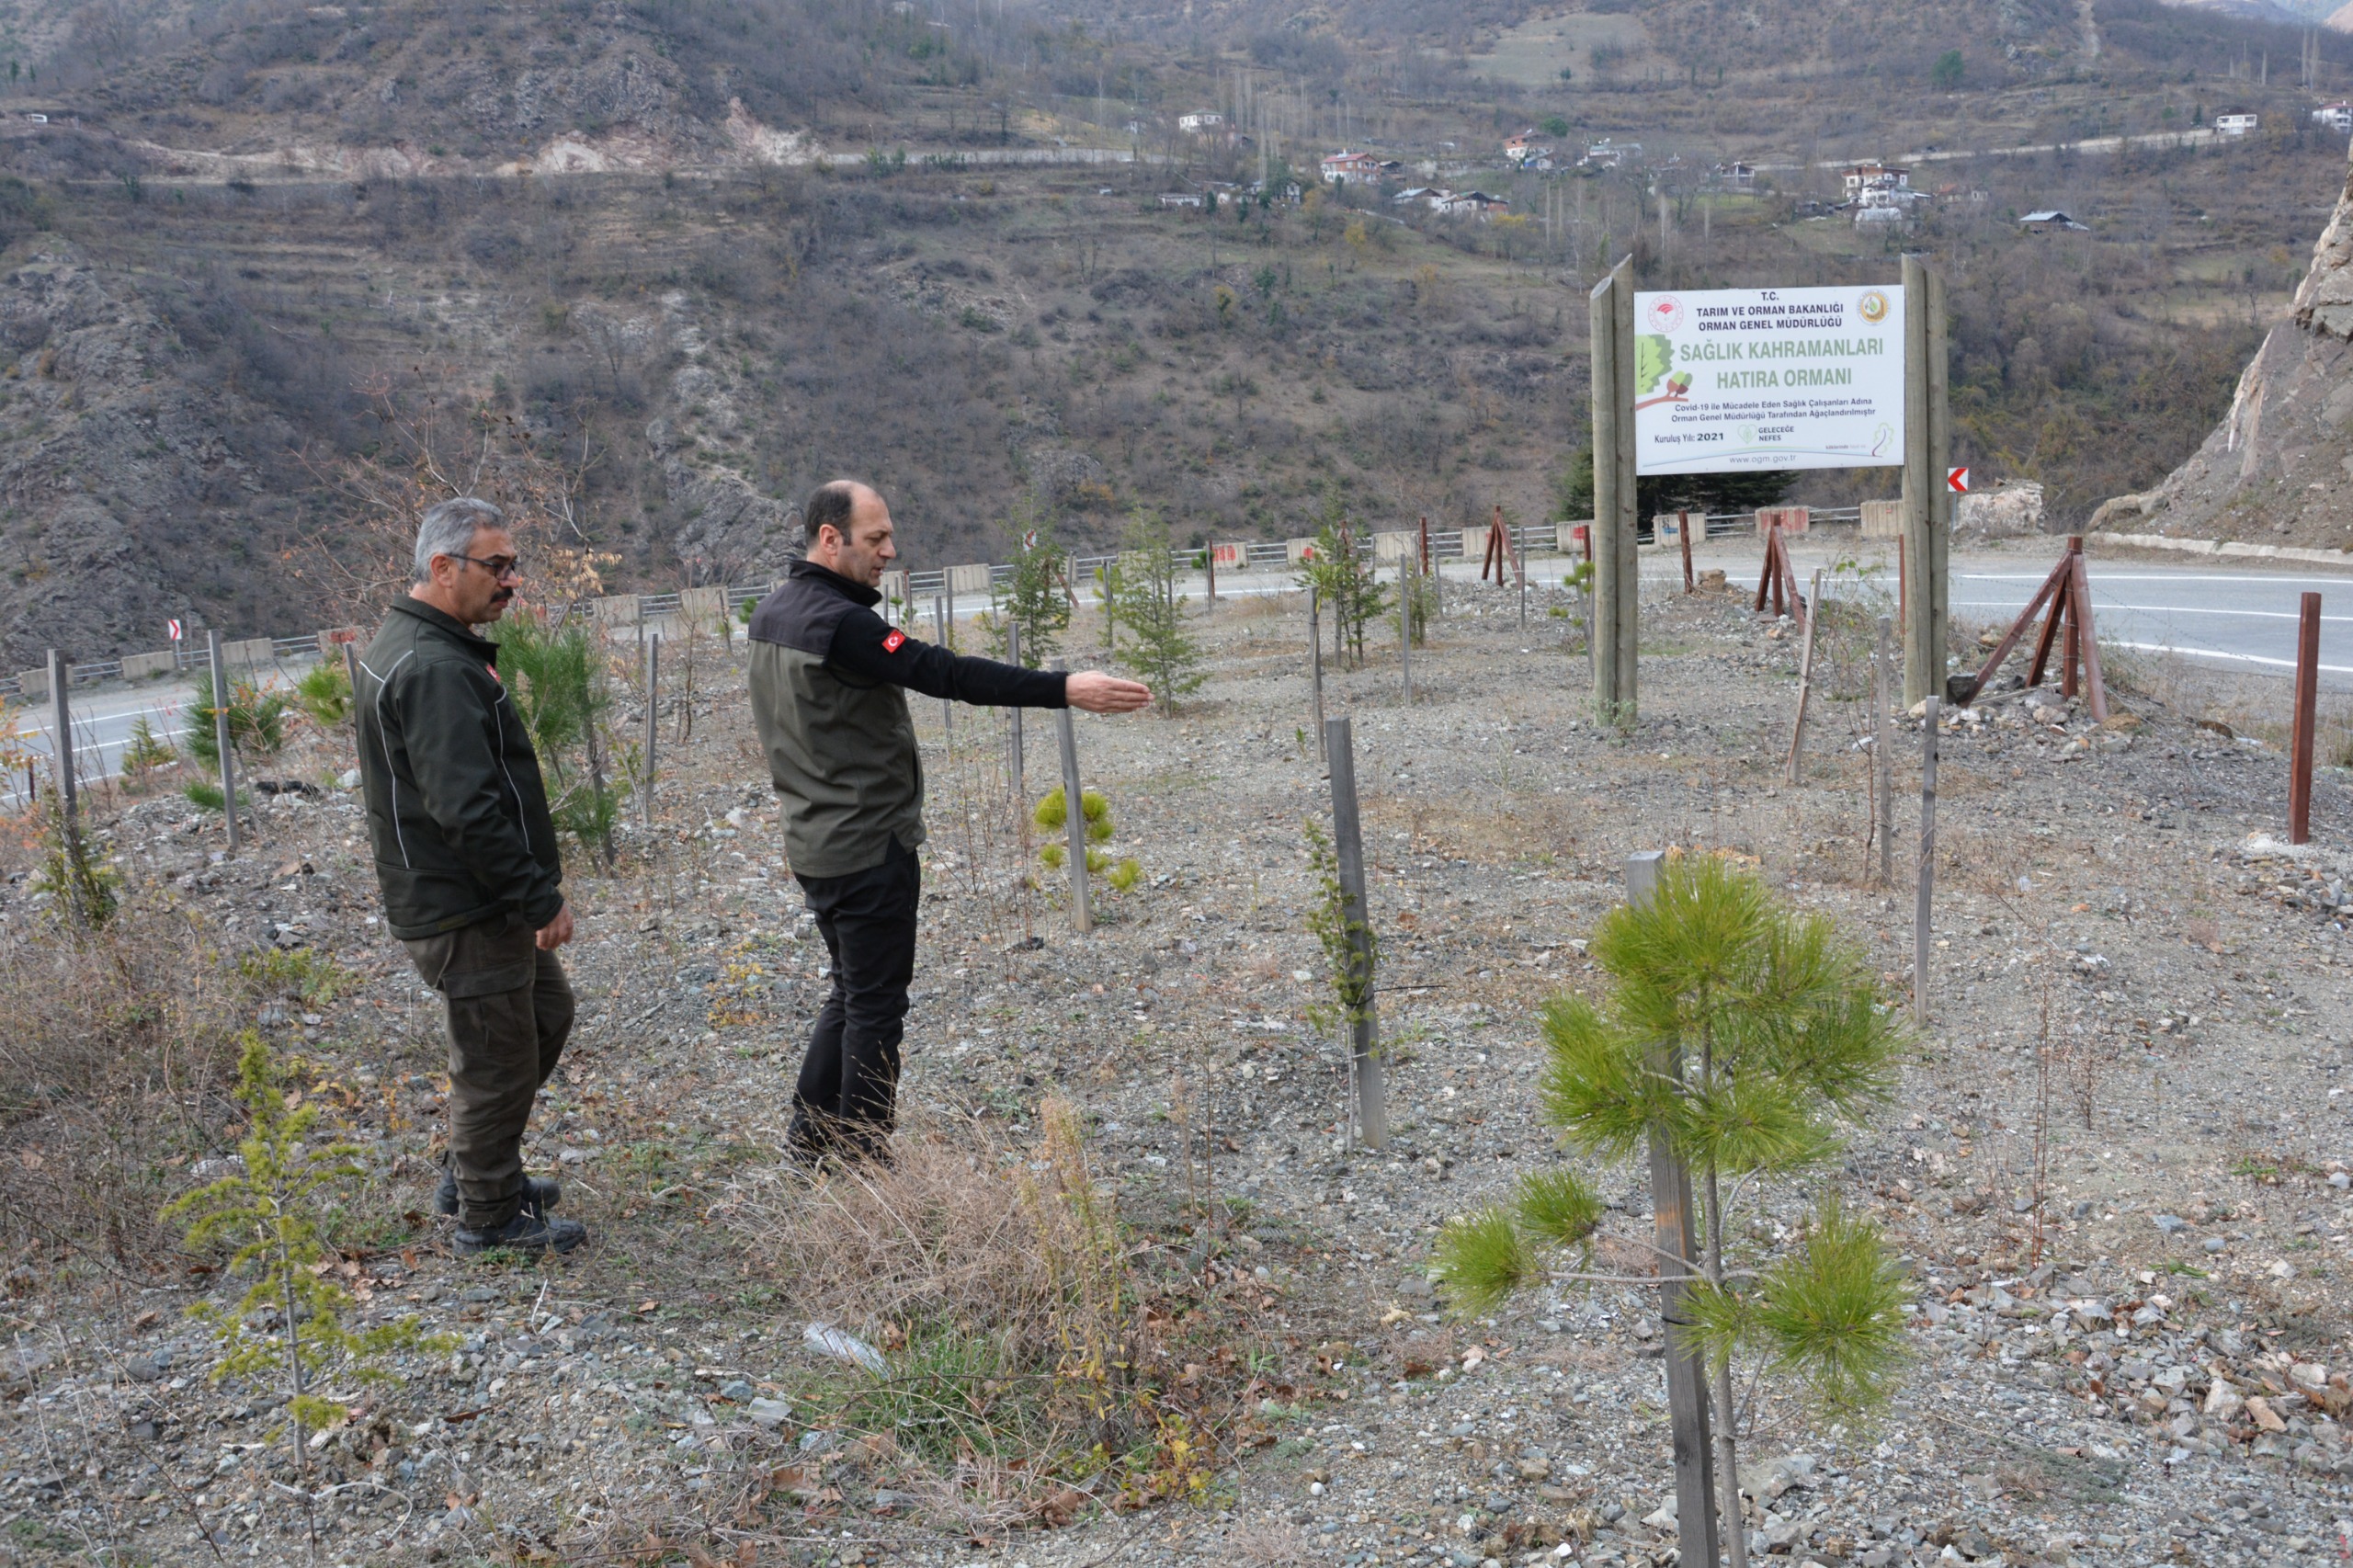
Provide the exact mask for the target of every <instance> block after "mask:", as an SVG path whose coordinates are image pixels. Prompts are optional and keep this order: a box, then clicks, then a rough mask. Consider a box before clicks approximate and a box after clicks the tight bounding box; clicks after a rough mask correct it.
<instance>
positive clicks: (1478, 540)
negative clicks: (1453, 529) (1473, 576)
mask: <svg viewBox="0 0 2353 1568" xmlns="http://www.w3.org/2000/svg"><path fill="white" fill-rule="evenodd" d="M1489 531H1490V530H1489V529H1488V528H1487V525H1486V524H1484V523H1481V524H1480V525H1479V526H1478V527H1476V528H1464V529H1463V530H1462V559H1463V560H1465V561H1479V562H1483V561H1485V560H1486V559H1487V535H1488V532H1489Z"/></svg>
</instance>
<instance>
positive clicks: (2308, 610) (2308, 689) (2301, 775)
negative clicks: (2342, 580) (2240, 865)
mask: <svg viewBox="0 0 2353 1568" xmlns="http://www.w3.org/2000/svg"><path fill="white" fill-rule="evenodd" d="M2302 608H2303V613H2302V617H2301V619H2299V621H2298V623H2297V627H2296V728H2295V744H2294V748H2293V753H2292V756H2291V757H2290V762H2289V768H2288V842H2289V843H2290V844H2302V843H2304V842H2305V841H2306V840H2308V839H2310V838H2311V837H2312V835H2313V722H2314V719H2315V717H2316V714H2315V710H2316V709H2317V708H2318V706H2319V702H2320V596H2319V595H2318V594H2306V595H2305V596H2304V597H2303V607H2302Z"/></svg>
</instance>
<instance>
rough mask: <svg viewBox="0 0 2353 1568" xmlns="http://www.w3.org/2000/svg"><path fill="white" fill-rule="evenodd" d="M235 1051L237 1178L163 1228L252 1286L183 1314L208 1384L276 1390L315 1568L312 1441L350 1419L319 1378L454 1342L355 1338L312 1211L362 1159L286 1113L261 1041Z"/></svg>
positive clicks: (198, 1196) (386, 1334)
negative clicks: (326, 1267)
mask: <svg viewBox="0 0 2353 1568" xmlns="http://www.w3.org/2000/svg"><path fill="white" fill-rule="evenodd" d="M236 1096H237V1100H238V1103H240V1104H241V1105H243V1106H244V1108H245V1111H246V1114H247V1115H248V1117H249V1118H250V1119H251V1120H250V1123H249V1125H248V1126H247V1128H246V1131H245V1135H244V1138H243V1139H241V1140H239V1142H238V1144H237V1153H238V1156H239V1161H240V1164H241V1165H242V1167H243V1168H241V1169H239V1170H236V1171H234V1172H233V1173H232V1174H230V1175H228V1176H222V1178H221V1179H220V1180H218V1181H215V1182H213V1183H211V1184H210V1185H209V1186H206V1187H198V1188H197V1189H196V1190H194V1191H193V1192H188V1193H183V1194H182V1195H181V1196H180V1197H178V1198H176V1199H173V1200H172V1201H171V1202H170V1203H169V1204H167V1205H165V1208H164V1210H163V1216H162V1217H163V1218H164V1219H165V1220H170V1221H183V1222H185V1223H186V1224H187V1226H188V1234H187V1244H188V1247H189V1248H190V1249H192V1250H193V1249H197V1248H203V1247H212V1246H233V1247H234V1248H235V1251H234V1253H233V1255H232V1256H231V1257H230V1259H229V1271H230V1272H231V1273H232V1274H240V1275H250V1276H251V1283H250V1284H248V1285H247V1286H246V1289H245V1293H244V1296H242V1297H241V1298H239V1300H238V1301H237V1303H236V1305H235V1306H234V1307H233V1308H223V1307H222V1306H221V1305H220V1304H219V1303H217V1302H213V1301H199V1302H198V1303H197V1304H196V1305H194V1306H192V1307H190V1308H189V1309H188V1314H189V1315H190V1316H191V1317H194V1318H197V1319H198V1320H199V1321H201V1322H204V1323H207V1324H210V1325H211V1327H212V1331H213V1337H214V1339H215V1341H216V1342H217V1343H218V1344H219V1345H220V1346H221V1347H222V1352H223V1354H222V1357H221V1359H220V1361H219V1362H218V1363H217V1364H216V1365H215V1366H214V1367H213V1369H212V1379H213V1381H216V1382H217V1381H221V1380H222V1379H224V1378H232V1377H243V1378H253V1379H256V1380H260V1379H274V1378H278V1377H283V1379H284V1380H285V1387H286V1389H287V1402H286V1411H287V1415H289V1416H290V1418H291V1421H290V1426H289V1428H288V1438H287V1440H288V1442H289V1444H290V1452H291V1454H292V1456H293V1459H294V1466H295V1471H296V1473H297V1474H298V1475H300V1476H301V1479H302V1487H301V1495H302V1506H303V1513H304V1517H306V1519H307V1520H308V1521H309V1525H310V1540H311V1555H312V1558H313V1561H315V1560H316V1558H317V1556H318V1545H319V1541H318V1509H317V1503H318V1499H317V1494H316V1493H315V1492H314V1491H313V1489H312V1487H311V1484H310V1474H311V1471H310V1443H309V1436H310V1434H311V1433H312V1432H313V1431H317V1430H324V1429H326V1428H328V1427H330V1426H335V1424H337V1423H339V1422H341V1421H342V1420H343V1419H344V1418H345V1417H346V1416H347V1415H349V1414H350V1412H349V1408H348V1407H347V1406H346V1405H345V1404H344V1403H342V1402H341V1401H339V1400H337V1399H335V1398H334V1397H332V1396H330V1395H327V1394H324V1393H322V1392H320V1389H321V1387H322V1385H323V1382H324V1379H325V1378H326V1376H327V1375H328V1374H330V1373H333V1372H340V1373H342V1374H344V1375H346V1376H349V1377H351V1378H354V1379H356V1380H358V1381H366V1382H375V1381H387V1380H389V1379H391V1378H392V1376H393V1374H392V1373H391V1372H390V1371H388V1370H386V1369H383V1368H381V1367H380V1366H378V1365H377V1364H376V1363H377V1362H379V1361H380V1360H381V1358H384V1357H386V1356H389V1355H392V1354H394V1353H396V1352H428V1353H429V1352H434V1351H444V1350H448V1349H449V1348H451V1347H452V1346H455V1345H456V1343H457V1341H456V1340H455V1338H453V1337H452V1336H450V1335H428V1334H426V1333H425V1332H424V1331H423V1329H422V1327H421V1325H420V1324H418V1322H417V1320H416V1319H415V1317H413V1316H412V1317H404V1318H399V1319H395V1320H393V1321H392V1322H389V1323H382V1324H376V1325H374V1326H372V1327H369V1328H362V1329H354V1328H351V1327H348V1326H347V1325H346V1324H345V1322H344V1314H345V1313H346V1312H347V1311H348V1310H349V1308H350V1307H351V1305H352V1299H351V1296H350V1295H349V1293H348V1292H347V1291H346V1290H344V1289H343V1288H342V1287H341V1286H339V1285H337V1284H335V1281H334V1280H333V1279H332V1278H329V1277H328V1276H327V1275H326V1274H325V1273H324V1272H323V1271H322V1270H321V1269H320V1268H319V1267H317V1265H318V1264H319V1262H320V1260H321V1258H322V1257H323V1256H324V1252H325V1244H324V1242H323V1241H322V1240H321V1238H320V1234H319V1220H318V1217H317V1215H316V1212H315V1208H314V1206H315V1205H316V1204H317V1203H318V1201H319V1200H320V1199H321V1198H322V1197H324V1195H325V1194H327V1193H328V1192H330V1191H331V1190H332V1189H333V1188H334V1187H336V1186H338V1185H340V1184H341V1183H343V1182H346V1181H349V1180H352V1179H354V1178H356V1177H358V1176H360V1175H361V1174H362V1173H361V1170H360V1165H359V1161H358V1153H359V1151H358V1148H357V1147H355V1146H354V1145H352V1144H349V1143H343V1142H320V1143H313V1142H312V1141H311V1140H312V1133H313V1129H314V1128H315V1126H316V1125H317V1122H318V1119H319V1108H318V1107H317V1106H316V1105H304V1106H300V1107H290V1106H289V1104H288V1103H287V1097H286V1091H285V1089H284V1086H283V1085H282V1084H281V1082H280V1079H279V1075H278V1068H277V1064H276V1063H275V1062H273V1061H272V1060H271V1059H270V1053H269V1047H268V1046H267V1044H265V1043H264V1042H263V1040H262V1038H261V1036H260V1034H259V1033H258V1032H256V1031H254V1030H250V1029H249V1030H247V1031H246V1032H245V1035H244V1051H243V1053H242V1055H241V1056H240V1057H239V1059H238V1062H237V1089H236Z"/></svg>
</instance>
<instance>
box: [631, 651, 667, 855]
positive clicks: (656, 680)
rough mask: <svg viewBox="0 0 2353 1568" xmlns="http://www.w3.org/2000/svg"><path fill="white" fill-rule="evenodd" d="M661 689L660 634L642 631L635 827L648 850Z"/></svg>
mask: <svg viewBox="0 0 2353 1568" xmlns="http://www.w3.org/2000/svg"><path fill="white" fill-rule="evenodd" d="M661 691H662V634H661V633H660V632H659V631H654V632H648V633H646V634H645V789H644V790H643V791H642V793H640V794H639V796H638V801H637V821H638V826H639V827H640V828H642V830H643V831H644V833H645V835H646V845H647V848H648V849H649V851H650V850H651V848H652V846H653V835H654V741H655V740H656V738H658V737H659V735H660V734H661V725H660V723H659V722H658V721H657V719H656V718H655V713H654V710H655V706H656V702H657V699H659V698H660V696H661Z"/></svg>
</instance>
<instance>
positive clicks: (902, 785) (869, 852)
mask: <svg viewBox="0 0 2353 1568" xmlns="http://www.w3.org/2000/svg"><path fill="white" fill-rule="evenodd" d="M881 598H882V596H881V595H880V594H878V593H876V592H875V591H874V590H873V589H872V588H870V587H868V586H867V585H865V584H863V583H854V582H852V581H850V580H849V579H848V578H847V577H844V576H840V575H838V574H835V573H833V572H829V571H827V570H826V569H825V568H824V567H823V566H820V565H818V564H817V563H816V562H813V561H808V560H801V561H795V562H792V563H791V564H790V566H789V567H787V568H786V570H785V579H784V581H783V582H782V583H780V584H779V585H777V589H776V592H774V593H772V594H770V595H769V596H768V597H767V598H765V599H762V600H761V601H760V604H759V608H756V609H755V610H754V611H753V612H752V626H751V639H750V646H751V687H752V722H753V724H754V725H755V726H756V728H757V729H758V731H759V735H760V746H761V749H763V750H764V751H766V752H767V757H768V776H769V778H771V779H772V780H773V781H774V783H775V785H776V790H777V793H778V794H779V795H781V796H783V797H784V851H785V856H786V858H787V861H788V863H789V864H790V866H791V868H792V869H793V870H794V871H795V872H796V873H797V874H799V875H801V876H803V877H844V876H848V875H851V874H852V873H854V872H858V871H864V870H870V869H872V868H874V867H876V866H880V865H881V864H882V862H883V859H884V858H886V857H887V856H888V855H889V853H890V848H891V844H892V840H894V839H895V840H897V842H898V844H899V846H900V847H902V848H904V849H907V850H910V851H912V850H913V849H915V847H916V846H919V845H920V844H922V843H923V754H922V753H921V752H920V751H919V750H918V749H917V748H916V745H915V722H914V721H913V720H911V719H909V718H908V716H907V697H906V694H907V693H908V692H909V691H915V692H920V693H922V694H923V695H924V696H926V697H938V698H942V699H948V700H950V701H956V702H972V703H979V704H983V705H986V706H991V707H1000V708H1060V707H1063V706H1064V705H1065V701H1066V698H1065V693H1064V690H1063V687H1064V686H1065V685H1066V683H1067V678H1068V677H1066V676H1063V674H1062V672H1060V671H1059V670H1051V671H1041V670H1025V669H1023V668H1021V667H1020V666H1019V665H1002V664H999V663H997V662H996V661H995V660H994V659H975V658H970V657H966V656H964V655H961V654H957V653H949V651H948V650H947V649H945V648H938V647H934V646H932V645H931V644H930V643H927V642H917V641H915V639H914V638H912V637H910V636H908V635H907V634H906V633H905V632H904V631H901V630H899V629H898V628H897V627H894V626H892V625H891V624H890V623H889V622H888V621H886V620H884V619H882V618H881V616H879V615H877V614H875V613H874V607H875V606H876V605H878V604H880V603H881Z"/></svg>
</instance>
